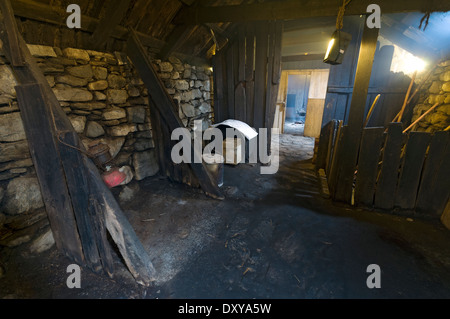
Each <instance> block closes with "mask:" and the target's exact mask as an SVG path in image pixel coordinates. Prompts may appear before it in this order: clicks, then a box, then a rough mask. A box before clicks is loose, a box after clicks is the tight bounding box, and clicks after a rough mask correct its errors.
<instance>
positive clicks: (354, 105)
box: [334, 24, 379, 203]
mask: <svg viewBox="0 0 450 319" xmlns="http://www.w3.org/2000/svg"><path fill="white" fill-rule="evenodd" d="M378 32H379V29H377V28H373V29H370V28H368V27H367V25H366V24H365V26H364V32H363V36H362V39H361V46H360V50H359V57H358V64H357V67H356V75H355V85H354V87H353V95H352V101H351V104H350V111H349V116H348V129H347V132H346V133H347V134H346V136H345V139H344V140H343V141H342V142H343V143H342V147H343V150H344V151H343V154H345V156H343V157H342V158H341V159H340V160H341V162H340V163H339V166H338V167H339V173H338V180H339V186H338V187H337V188H336V193H335V198H334V199H335V200H339V201H345V202H348V203H350V202H351V196H352V186H353V181H354V172H355V168H356V162H357V158H358V151H359V146H360V141H361V134H362V129H363V123H364V113H365V106H366V101H367V92H368V89H369V82H370V76H371V73H372V65H373V60H374V56H375V50H376V47H377V39H378Z"/></svg>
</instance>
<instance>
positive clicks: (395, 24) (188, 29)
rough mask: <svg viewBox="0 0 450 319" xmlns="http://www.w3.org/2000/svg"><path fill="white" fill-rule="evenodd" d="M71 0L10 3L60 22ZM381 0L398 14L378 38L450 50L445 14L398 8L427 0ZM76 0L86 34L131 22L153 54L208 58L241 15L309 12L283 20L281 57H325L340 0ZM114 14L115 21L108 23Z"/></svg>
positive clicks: (425, 51) (356, 5) (386, 20)
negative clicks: (426, 15) (427, 16)
mask: <svg viewBox="0 0 450 319" xmlns="http://www.w3.org/2000/svg"><path fill="white" fill-rule="evenodd" d="M72 2H73V1H71V0H13V1H11V3H12V6H13V9H14V12H15V14H16V16H18V17H20V18H21V19H23V18H26V19H30V20H35V21H39V22H45V23H49V24H56V25H59V26H60V27H61V26H65V19H66V18H67V15H68V14H67V13H66V8H67V6H68V5H69V4H70V3H72ZM365 2H367V0H359V1H357V2H355V1H352V2H351V3H350V5H349V8H348V10H347V11H346V13H348V14H351V13H353V14H355V13H356V12H360V11H361V10H364V8H365V5H366V4H365ZM369 2H370V1H369ZM379 2H383V5H382V6H381V4H380V6H381V7H382V10H388V9H389V10H390V11H392V12H398V13H392V14H384V13H382V27H381V30H380V34H381V35H382V36H383V37H385V38H386V39H388V40H389V41H391V42H394V43H396V44H397V45H399V46H401V47H403V48H404V49H406V50H408V51H411V52H412V53H413V54H416V55H418V56H433V57H436V56H439V55H441V54H442V52H448V51H450V50H449V45H448V43H449V40H450V31H449V28H448V25H449V24H450V13H449V12H446V13H432V14H431V17H430V19H429V23H428V26H427V28H426V29H425V31H424V30H423V28H422V30H420V29H419V24H420V21H421V19H422V17H423V16H424V14H423V13H420V12H412V13H407V12H399V11H405V10H403V9H402V8H403V6H410V7H411V6H412V7H417V8H426V4H427V3H428V2H429V1H426V0H423V1H422V0H416V1H413V2H411V1H391V0H389V1H388V0H379ZM76 3H77V4H78V5H79V6H80V8H81V10H82V15H83V16H82V28H83V31H87V32H89V33H91V34H92V33H94V32H95V31H96V30H97V29H98V28H99V26H100V25H102V24H112V25H113V27H112V28H111V30H112V32H111V34H110V35H108V37H113V38H117V39H119V40H124V39H125V38H126V34H127V30H128V28H133V29H135V30H137V31H138V32H139V33H140V35H142V36H143V37H144V38H145V42H146V43H147V44H148V46H150V47H152V46H153V47H154V48H155V49H156V50H157V51H159V52H163V53H165V54H170V53H171V52H181V53H183V54H186V55H188V56H196V57H202V58H205V57H208V51H209V50H210V49H211V47H212V46H213V44H214V38H213V33H214V35H215V37H216V40H217V41H218V42H219V44H221V45H223V44H224V43H226V41H227V40H228V39H229V38H232V37H233V34H234V32H236V30H238V28H236V26H237V25H239V23H242V22H244V21H246V19H247V18H248V19H249V20H252V21H255V20H257V19H260V18H261V17H262V16H273V17H275V18H278V16H292V15H300V16H303V15H304V16H308V15H310V16H314V18H305V17H302V18H301V19H292V18H289V19H285V20H286V21H285V31H284V36H283V51H282V54H283V56H284V57H289V56H301V55H306V54H307V55H310V56H313V57H314V56H319V55H323V54H324V53H325V51H326V48H327V44H328V40H329V37H330V35H331V33H332V32H333V31H334V29H335V23H336V20H335V19H336V15H337V11H338V7H339V5H340V4H341V3H342V1H341V0H324V1H321V2H320V3H319V2H317V1H313V0H308V1H300V0H299V1H293V0H285V1H279V0H278V1H274V0H214V1H207V0H122V1H118V0H78V1H76ZM323 3H327V5H325V4H323ZM433 3H434V2H433ZM433 5H434V6H440V7H439V8H438V9H439V10H448V9H447V7H450V5H449V4H448V3H447V4H445V3H444V4H443V2H439V4H433ZM120 6H123V7H124V10H119V7H120ZM299 6H300V7H302V8H304V9H305V10H303V11H302V12H299V11H298V12H297V11H296V12H294V13H293V12H292V10H289V8H291V7H292V8H295V7H299ZM321 6H323V8H322V7H321ZM197 8H200V9H197ZM222 8H223V10H222ZM240 8H243V9H242V10H240ZM269 8H272V11H273V12H272V13H268V12H267V10H268V9H269ZM202 9H204V10H203V11H202ZM215 9H219V10H215ZM319 9H320V10H319ZM196 10H197V11H196ZM208 10H209V11H208ZM214 10H215V11H214ZM258 10H260V11H258ZM407 10H410V11H411V10H412V9H411V8H407ZM426 10H430V8H426ZM426 10H420V11H426ZM433 10H434V9H433ZM222 11H223V12H224V13H226V12H229V13H228V15H225V16H224V15H221V14H220V13H221V12H222ZM239 12H240V14H239ZM246 12H247V14H246ZM233 13H234V14H233ZM202 14H203V15H202ZM114 19H117V20H118V21H117V23H116V25H115V24H114V23H112V20H114ZM202 19H203V20H202ZM191 20H192V21H191ZM194 20H195V21H194ZM208 20H211V21H212V22H208ZM242 20H244V21H242ZM180 21H181V22H180ZM217 21H228V22H217ZM177 23H179V24H178V25H177ZM180 23H181V24H180ZM103 31H104V32H107V30H106V31H105V30H103Z"/></svg>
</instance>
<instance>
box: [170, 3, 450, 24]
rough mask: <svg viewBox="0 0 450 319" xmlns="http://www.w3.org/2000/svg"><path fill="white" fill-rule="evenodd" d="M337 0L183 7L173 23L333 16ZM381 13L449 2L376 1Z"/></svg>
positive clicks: (361, 8) (358, 10) (444, 7)
mask: <svg viewBox="0 0 450 319" xmlns="http://www.w3.org/2000/svg"><path fill="white" fill-rule="evenodd" d="M372 3H373V0H360V1H352V2H350V3H349V4H348V6H347V7H346V10H345V15H361V14H366V13H367V12H366V10H367V6H368V5H369V4H372ZM341 4H342V2H341V1H336V0H320V1H319V0H311V1H307V2H305V1H298V0H286V1H273V2H263V3H254V4H242V5H224V6H214V7H211V6H210V7H206V6H197V7H195V6H194V7H187V8H185V9H183V10H181V11H180V12H179V14H178V15H177V16H176V17H175V19H174V20H173V22H174V23H175V24H202V23H210V22H244V21H263V20H288V19H302V18H312V17H336V15H337V13H338V11H339V6H340V5H341ZM377 4H378V5H379V6H380V7H381V10H382V12H383V14H386V13H398V12H414V11H419V12H436V11H440V12H446V11H449V10H450V2H448V1H446V2H444V1H439V2H437V1H436V2H430V1H428V0H410V1H392V0H378V1H377Z"/></svg>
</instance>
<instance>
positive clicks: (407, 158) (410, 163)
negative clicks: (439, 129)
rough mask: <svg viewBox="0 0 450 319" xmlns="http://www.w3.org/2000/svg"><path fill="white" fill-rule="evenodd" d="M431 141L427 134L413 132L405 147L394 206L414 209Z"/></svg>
mask: <svg viewBox="0 0 450 319" xmlns="http://www.w3.org/2000/svg"><path fill="white" fill-rule="evenodd" d="M430 140H431V135H430V134H429V133H426V132H411V133H410V134H409V138H408V142H407V144H406V146H405V154H404V157H403V163H402V165H401V171H400V177H399V180H398V184H397V191H396V194H395V202H394V205H395V206H397V207H400V208H402V209H413V208H414V207H415V204H416V197H417V189H418V187H419V181H420V176H421V174H422V167H423V162H424V159H425V152H426V151H427V148H428V145H429V143H430Z"/></svg>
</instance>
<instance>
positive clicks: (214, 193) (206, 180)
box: [127, 31, 223, 199]
mask: <svg viewBox="0 0 450 319" xmlns="http://www.w3.org/2000/svg"><path fill="white" fill-rule="evenodd" d="M127 50H128V56H129V57H130V58H131V60H132V62H133V64H134V66H135V67H136V69H137V70H138V72H139V74H140V75H141V78H142V80H143V81H144V83H145V85H146V86H147V88H148V90H149V92H152V94H151V96H150V98H151V99H152V101H153V105H155V106H156V107H157V108H158V111H159V112H160V114H161V117H162V118H163V119H164V122H165V123H166V124H167V125H168V127H169V129H170V130H172V131H173V130H174V129H176V128H179V127H183V125H182V123H181V120H180V118H179V117H178V114H177V113H175V106H174V102H173V100H172V99H171V97H170V96H169V95H168V93H167V92H166V91H165V88H164V86H163V84H162V83H161V80H160V79H159V78H158V75H157V74H156V72H155V70H154V68H153V65H152V62H151V61H150V59H149V57H148V55H147V54H146V51H145V49H144V48H143V46H142V44H141V43H140V41H139V38H138V36H137V35H136V33H135V32H134V31H131V32H130V38H129V39H128V42H127ZM192 144H193V143H191V151H192V154H194V158H198V159H201V158H202V156H201V154H198V153H197V152H198V151H197V150H196V149H195V148H194V147H193V145H192ZM190 166H191V168H192V170H193V171H194V173H195V175H196V177H197V178H198V180H199V183H200V185H201V187H202V189H203V191H204V192H205V193H206V194H207V195H208V196H210V197H213V198H217V199H223V195H222V194H221V192H220V190H219V188H218V186H217V185H215V183H214V182H213V181H212V178H211V176H210V175H209V173H208V171H207V169H206V167H205V165H204V163H203V162H202V161H201V163H195V162H194V163H191V164H190Z"/></svg>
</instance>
